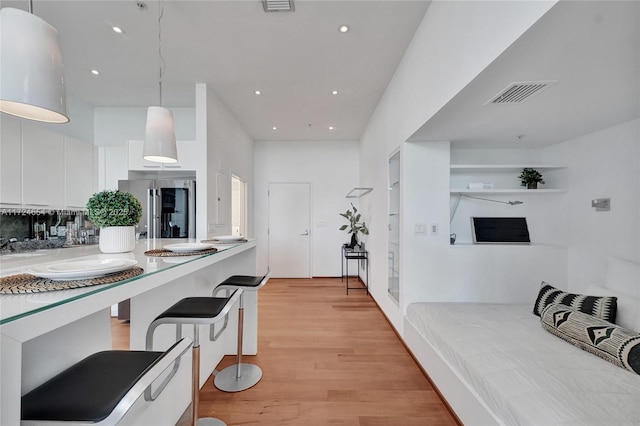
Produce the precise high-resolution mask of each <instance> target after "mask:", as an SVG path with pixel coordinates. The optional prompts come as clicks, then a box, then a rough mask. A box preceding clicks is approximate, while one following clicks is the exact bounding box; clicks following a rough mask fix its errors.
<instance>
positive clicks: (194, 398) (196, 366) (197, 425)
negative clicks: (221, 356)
mask: <svg viewBox="0 0 640 426" xmlns="http://www.w3.org/2000/svg"><path fill="white" fill-rule="evenodd" d="M199 333H200V330H199V327H198V324H194V325H193V349H192V354H193V355H192V369H191V424H192V426H227V424H226V423H225V422H223V421H222V420H220V419H216V418H213V417H203V418H200V419H199V418H198V409H199V407H200V335H199Z"/></svg>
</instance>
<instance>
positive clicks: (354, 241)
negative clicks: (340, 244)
mask: <svg viewBox="0 0 640 426" xmlns="http://www.w3.org/2000/svg"><path fill="white" fill-rule="evenodd" d="M357 245H358V239H357V238H356V234H351V241H350V242H349V244H347V247H349V248H350V249H352V248H354V247H355V246H357Z"/></svg>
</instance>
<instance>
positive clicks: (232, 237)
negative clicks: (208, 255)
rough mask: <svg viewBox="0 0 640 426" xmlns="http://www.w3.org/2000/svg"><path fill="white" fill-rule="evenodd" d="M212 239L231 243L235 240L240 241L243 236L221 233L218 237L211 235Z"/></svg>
mask: <svg viewBox="0 0 640 426" xmlns="http://www.w3.org/2000/svg"><path fill="white" fill-rule="evenodd" d="M212 239H213V240H214V241H220V242H221V243H231V242H235V241H242V240H244V237H241V236H238V235H221V236H219V237H213V238H212Z"/></svg>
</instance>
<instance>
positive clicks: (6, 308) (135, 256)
mask: <svg viewBox="0 0 640 426" xmlns="http://www.w3.org/2000/svg"><path fill="white" fill-rule="evenodd" d="M184 242H195V241H193V240H186V239H175V238H173V239H149V240H146V239H143V240H140V241H138V242H137V243H136V247H135V249H134V250H133V251H132V252H128V253H117V254H105V253H101V252H100V249H99V247H98V246H97V245H92V246H79V247H72V248H60V249H49V250H37V251H35V252H31V253H17V254H10V255H2V256H1V257H0V276H9V275H15V274H21V273H27V272H28V271H29V270H30V269H32V268H34V267H40V266H44V265H51V264H55V263H61V262H71V261H80V260H97V259H100V260H104V259H131V260H136V261H137V262H138V263H137V266H140V267H142V268H143V269H144V272H143V273H142V274H141V275H139V276H137V277H134V278H130V279H126V280H123V281H118V282H116V283H112V284H101V285H96V286H91V287H85V288H78V289H72V290H57V291H48V292H42V293H29V294H16V295H13V294H0V324H6V323H9V322H11V321H14V320H16V319H19V318H23V317H25V316H29V315H31V314H33V313H36V312H41V311H43V310H47V309H50V308H52V307H55V306H59V305H62V304H65V303H68V302H71V301H73V300H77V299H80V298H83V297H87V296H89V295H91V294H95V293H99V292H103V291H105V290H108V289H111V288H114V287H118V286H121V285H124V284H127V283H130V282H133V281H136V280H139V279H141V278H144V277H148V276H150V275H153V274H156V273H158V272H162V271H166V270H169V269H173V268H176V267H178V266H180V265H182V264H186V263H191V262H193V261H195V260H197V259H201V258H204V257H210V256H217V255H220V253H223V252H224V251H226V250H229V249H231V248H234V247H236V246H238V245H243V244H247V245H251V246H254V245H255V243H252V242H251V241H250V242H238V243H234V244H214V247H215V248H217V249H218V251H217V252H215V253H210V254H205V255H195V256H177V257H151V256H146V255H145V254H144V253H145V252H146V251H148V250H153V249H160V248H162V247H163V246H165V245H168V244H176V243H184Z"/></svg>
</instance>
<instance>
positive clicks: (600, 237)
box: [544, 120, 640, 292]
mask: <svg viewBox="0 0 640 426" xmlns="http://www.w3.org/2000/svg"><path fill="white" fill-rule="evenodd" d="M544 155H545V156H546V159H547V161H559V162H563V163H566V164H568V166H569V168H568V181H569V192H568V193H567V194H566V197H567V207H566V208H567V210H566V216H567V218H568V225H567V227H568V233H569V235H568V245H569V260H568V261H569V274H568V279H569V283H568V284H569V289H570V290H572V291H576V292H579V291H582V290H584V289H585V288H586V287H587V286H588V285H589V284H600V285H602V284H604V282H605V274H606V260H607V257H608V256H615V257H621V258H623V259H628V260H632V261H635V262H640V205H639V204H640V160H639V156H640V120H634V121H631V122H628V123H623V124H620V125H618V126H614V127H611V128H608V129H604V130H601V131H599V132H595V133H591V134H588V135H585V136H581V137H579V138H576V139H573V140H570V141H566V142H563V143H560V144H557V145H554V146H552V147H550V148H547V149H546V150H545V153H544ZM596 198H611V211H610V212H596V210H595V208H593V207H591V200H593V199H596ZM563 284H564V283H563Z"/></svg>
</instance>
